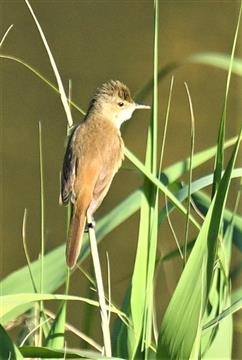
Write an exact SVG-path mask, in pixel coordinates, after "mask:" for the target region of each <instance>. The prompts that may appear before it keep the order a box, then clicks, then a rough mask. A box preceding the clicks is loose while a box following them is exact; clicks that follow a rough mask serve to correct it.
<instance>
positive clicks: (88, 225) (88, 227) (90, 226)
mask: <svg viewBox="0 0 242 360" xmlns="http://www.w3.org/2000/svg"><path fill="white" fill-rule="evenodd" d="M95 226H96V222H95V220H94V219H92V221H91V222H89V223H86V226H85V230H84V231H85V232H86V233H87V232H89V229H95Z"/></svg>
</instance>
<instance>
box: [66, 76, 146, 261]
mask: <svg viewBox="0 0 242 360" xmlns="http://www.w3.org/2000/svg"><path fill="white" fill-rule="evenodd" d="M149 108H150V107H149V106H146V105H139V104H136V103H135V102H134V101H133V100H132V98H131V95H130V91H129V89H128V88H127V86H126V85H124V84H122V83H121V82H120V81H113V80H111V81H109V82H107V83H105V84H103V85H102V86H101V87H100V88H98V89H97V91H96V94H95V95H94V97H93V98H92V100H91V102H90V104H89V108H88V111H87V114H86V116H85V118H84V120H83V121H82V122H81V124H79V125H78V126H77V127H76V128H75V129H74V130H73V132H72V134H71V136H70V138H69V142H68V145H67V148H66V153H65V157H64V162H63V169H62V179H61V201H62V204H64V205H67V204H68V203H69V201H71V203H72V204H73V211H72V218H71V223H70V227H69V234H68V240H67V246H66V262H67V265H68V266H69V267H70V268H73V267H74V266H75V264H76V261H77V258H78V256H79V254H80V250H81V244H82V237H83V232H84V229H85V225H86V218H87V214H88V215H89V216H92V217H93V214H94V212H95V211H96V210H97V208H98V207H99V206H100V204H101V203H102V201H103V199H104V197H105V196H106V194H107V192H108V190H109V187H110V185H111V182H112V180H113V177H114V175H115V173H116V172H117V171H118V169H119V168H120V166H121V164H122V160H123V158H124V143H123V140H122V137H121V133H120V126H121V124H122V123H123V122H124V121H126V120H128V119H130V118H131V116H132V114H133V112H134V111H135V110H136V109H149ZM88 226H92V224H88Z"/></svg>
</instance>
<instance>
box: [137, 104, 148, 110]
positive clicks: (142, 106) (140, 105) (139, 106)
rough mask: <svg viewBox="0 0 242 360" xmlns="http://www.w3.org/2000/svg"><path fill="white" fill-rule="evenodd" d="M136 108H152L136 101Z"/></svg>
mask: <svg viewBox="0 0 242 360" xmlns="http://www.w3.org/2000/svg"><path fill="white" fill-rule="evenodd" d="M135 109H150V106H149V105H142V104H136V103H135Z"/></svg>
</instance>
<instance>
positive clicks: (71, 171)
mask: <svg viewBox="0 0 242 360" xmlns="http://www.w3.org/2000/svg"><path fill="white" fill-rule="evenodd" d="M75 131H76V127H75V128H74V129H73V131H72V133H71V135H70V137H69V140H68V143H67V147H66V152H65V157H64V161H63V166H62V173H61V193H60V203H61V204H63V205H67V204H68V203H69V201H70V198H71V196H72V193H73V184H74V180H75V174H76V162H77V159H76V155H75V154H74V151H73V147H72V144H73V139H74V136H75Z"/></svg>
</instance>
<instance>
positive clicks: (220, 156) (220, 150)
mask: <svg viewBox="0 0 242 360" xmlns="http://www.w3.org/2000/svg"><path fill="white" fill-rule="evenodd" d="M241 12H242V3H241V4H240V11H239V17H238V22H237V26H236V30H235V35H234V41H233V47H232V52H231V58H230V64H229V69H228V75H227V83H226V89H225V97H224V106H223V112H222V116H221V121H220V125H219V133H218V140H217V152H216V158H215V169H214V180H213V187H212V197H213V196H214V195H215V192H216V190H217V188H218V185H219V182H220V179H221V176H222V171H223V162H224V140H225V129H226V117H227V102H228V94H229V87H230V80H231V74H232V67H233V60H234V53H235V47H236V43H237V38H238V33H239V26H240V18H241Z"/></svg>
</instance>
